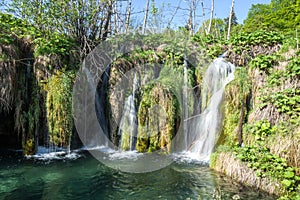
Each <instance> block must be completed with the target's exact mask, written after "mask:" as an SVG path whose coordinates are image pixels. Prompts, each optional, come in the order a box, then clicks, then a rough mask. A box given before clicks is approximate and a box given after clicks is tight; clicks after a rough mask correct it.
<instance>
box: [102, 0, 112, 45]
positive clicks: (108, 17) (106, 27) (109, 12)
mask: <svg viewBox="0 0 300 200" xmlns="http://www.w3.org/2000/svg"><path fill="white" fill-rule="evenodd" d="M112 7H113V5H112V1H109V2H108V5H107V14H106V21H105V24H104V27H103V28H104V32H103V35H102V41H104V40H106V39H107V37H108V33H109V24H110V21H111V16H112Z"/></svg>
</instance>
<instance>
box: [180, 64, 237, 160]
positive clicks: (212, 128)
mask: <svg viewBox="0 0 300 200" xmlns="http://www.w3.org/2000/svg"><path fill="white" fill-rule="evenodd" d="M234 69H235V67H234V65H233V64H231V63H228V62H226V61H225V59H223V58H217V59H216V60H215V61H214V62H213V63H212V64H211V65H210V66H209V67H208V69H207V71H206V73H205V77H204V79H203V84H202V95H201V102H202V103H201V107H202V108H201V110H202V112H201V114H199V115H197V116H195V117H191V118H190V119H187V123H188V126H189V130H188V132H187V133H185V134H187V135H188V136H189V138H191V140H190V146H188V147H187V150H188V151H190V152H192V153H195V154H196V155H197V156H198V158H200V159H201V160H203V161H208V160H209V156H210V154H211V153H212V151H213V149H214V146H215V142H216V139H217V137H218V134H219V132H220V127H221V125H222V119H223V116H222V114H223V113H222V110H221V106H222V101H223V98H224V90H225V86H226V85H227V84H228V83H229V82H230V81H231V80H233V79H234Z"/></svg>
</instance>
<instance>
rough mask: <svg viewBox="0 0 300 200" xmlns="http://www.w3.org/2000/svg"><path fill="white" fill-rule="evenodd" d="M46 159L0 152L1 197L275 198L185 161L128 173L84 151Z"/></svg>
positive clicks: (203, 166) (205, 166) (204, 167)
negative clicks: (146, 171) (159, 168)
mask: <svg viewBox="0 0 300 200" xmlns="http://www.w3.org/2000/svg"><path fill="white" fill-rule="evenodd" d="M52 156H53V155H52ZM50 157H51V156H49V157H48V158H46V157H44V158H43V159H41V158H23V157H22V156H21V155H17V153H16V152H15V153H13V154H9V155H8V154H7V152H5V153H4V152H2V153H1V155H0V199H32V200H33V199H214V198H215V199H216V198H217V197H219V196H222V199H233V198H235V197H238V196H239V198H240V199H255V200H256V199H267V200H268V199H270V200H271V199H275V197H272V196H268V195H267V194H265V193H263V192H259V191H256V190H254V189H251V188H246V187H244V186H242V185H240V184H238V183H236V182H234V181H232V180H231V179H229V178H227V177H225V176H223V175H220V174H218V173H216V172H214V171H212V170H210V169H209V168H208V166H207V165H203V164H200V163H192V162H188V161H186V160H184V159H176V160H177V161H175V162H173V163H172V164H171V165H169V166H168V167H165V168H163V169H161V170H158V171H154V172H149V173H136V174H132V173H126V172H122V171H119V170H115V169H111V168H109V167H107V166H105V165H104V164H102V163H101V162H99V161H98V160H96V159H94V158H93V157H92V156H91V155H90V154H89V153H88V152H87V151H82V152H79V153H78V152H77V153H76V154H75V153H74V154H72V155H71V156H68V157H65V156H62V157H59V156H58V157H57V158H56V159H54V158H53V157H52V159H51V158H50ZM132 162H133V161H132ZM237 195H238V196H237Z"/></svg>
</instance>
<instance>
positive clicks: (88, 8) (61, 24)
mask: <svg viewBox="0 0 300 200" xmlns="http://www.w3.org/2000/svg"><path fill="white" fill-rule="evenodd" d="M115 2H116V1H115V0H78V1H73V0H57V1H50V0H26V1H25V0H11V1H10V2H8V3H7V2H6V3H5V2H4V1H2V3H3V4H6V5H7V8H8V9H6V11H8V12H10V13H12V14H14V15H15V16H18V17H20V18H22V19H24V20H26V21H28V22H30V23H31V24H32V25H34V26H36V27H37V28H38V29H39V30H41V31H43V33H45V34H47V33H49V35H51V33H53V32H57V33H61V34H66V35H68V36H70V37H72V38H74V39H75V40H76V42H77V43H78V44H79V46H80V54H81V58H84V57H85V56H86V55H87V54H88V53H89V52H90V51H91V50H92V49H93V48H94V47H95V46H96V45H97V43H98V42H100V41H101V40H105V39H106V38H107V37H108V35H109V33H111V30H110V25H111V22H112V15H113V14H114V13H113V8H114V3H115Z"/></svg>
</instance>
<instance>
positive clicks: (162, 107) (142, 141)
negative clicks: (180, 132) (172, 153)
mask: <svg viewBox="0 0 300 200" xmlns="http://www.w3.org/2000/svg"><path fill="white" fill-rule="evenodd" d="M178 106H179V104H178V102H177V99H176V96H175V95H174V94H173V92H172V90H171V89H170V88H169V87H167V86H165V85H162V84H161V83H152V84H150V85H148V86H147V87H146V88H145V90H144V92H143V96H142V100H141V103H140V106H139V111H138V121H139V127H138V137H137V145H136V148H137V150H138V151H139V152H145V151H149V152H152V151H155V150H159V149H164V148H167V150H168V151H169V150H170V145H171V140H172V138H173V137H174V134H175V133H176V123H177V120H178V116H179V113H178V111H179V107H178Z"/></svg>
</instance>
